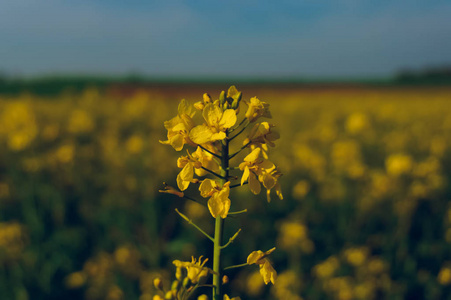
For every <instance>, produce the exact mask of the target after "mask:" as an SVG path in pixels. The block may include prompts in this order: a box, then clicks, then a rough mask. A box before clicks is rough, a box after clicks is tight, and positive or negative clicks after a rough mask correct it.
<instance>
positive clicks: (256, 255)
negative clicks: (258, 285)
mask: <svg viewBox="0 0 451 300" xmlns="http://www.w3.org/2000/svg"><path fill="white" fill-rule="evenodd" d="M263 255H264V253H263V252H262V251H261V250H257V251H252V253H251V254H249V256H248V257H247V264H248V265H252V264H255V263H257V261H258V260H259V259H260V258H262V256H263Z"/></svg>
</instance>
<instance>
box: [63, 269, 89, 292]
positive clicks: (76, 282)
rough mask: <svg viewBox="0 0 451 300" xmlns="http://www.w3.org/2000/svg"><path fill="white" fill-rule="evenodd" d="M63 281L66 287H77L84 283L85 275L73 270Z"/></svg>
mask: <svg viewBox="0 0 451 300" xmlns="http://www.w3.org/2000/svg"><path fill="white" fill-rule="evenodd" d="M65 282H66V286H67V287H69V288H72V289H77V288H79V287H82V286H83V285H84V284H85V282H86V275H85V274H84V273H83V272H74V273H71V274H69V275H68V276H67V277H66V279H65Z"/></svg>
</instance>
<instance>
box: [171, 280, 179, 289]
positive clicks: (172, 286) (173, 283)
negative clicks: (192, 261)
mask: <svg viewBox="0 0 451 300" xmlns="http://www.w3.org/2000/svg"><path fill="white" fill-rule="evenodd" d="M179 286H180V281H178V280H174V281H173V282H172V285H171V291H176V290H178V289H179Z"/></svg>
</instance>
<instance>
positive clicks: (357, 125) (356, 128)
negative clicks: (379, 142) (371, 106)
mask: <svg viewBox="0 0 451 300" xmlns="http://www.w3.org/2000/svg"><path fill="white" fill-rule="evenodd" d="M368 127H369V121H368V117H367V116H366V115H365V114H363V113H361V112H356V113H353V114H351V115H350V116H349V117H348V118H347V119H346V131H348V132H349V133H351V134H357V133H360V132H362V131H364V130H365V129H367V128H368Z"/></svg>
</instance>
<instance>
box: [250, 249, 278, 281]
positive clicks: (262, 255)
mask: <svg viewBox="0 0 451 300" xmlns="http://www.w3.org/2000/svg"><path fill="white" fill-rule="evenodd" d="M274 250H276V248H275V247H274V248H272V249H269V250H268V251H266V252H263V251H261V250H257V251H253V252H252V253H251V254H249V256H248V257H247V264H248V265H252V264H256V265H258V266H259V267H260V275H261V276H262V277H263V281H264V282H265V284H268V283H269V282H272V284H274V283H275V282H276V278H277V272H276V270H274V268H273V267H272V265H271V262H270V261H269V259H268V258H267V257H268V256H269V255H270V254H271V253H273V252H274Z"/></svg>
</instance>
